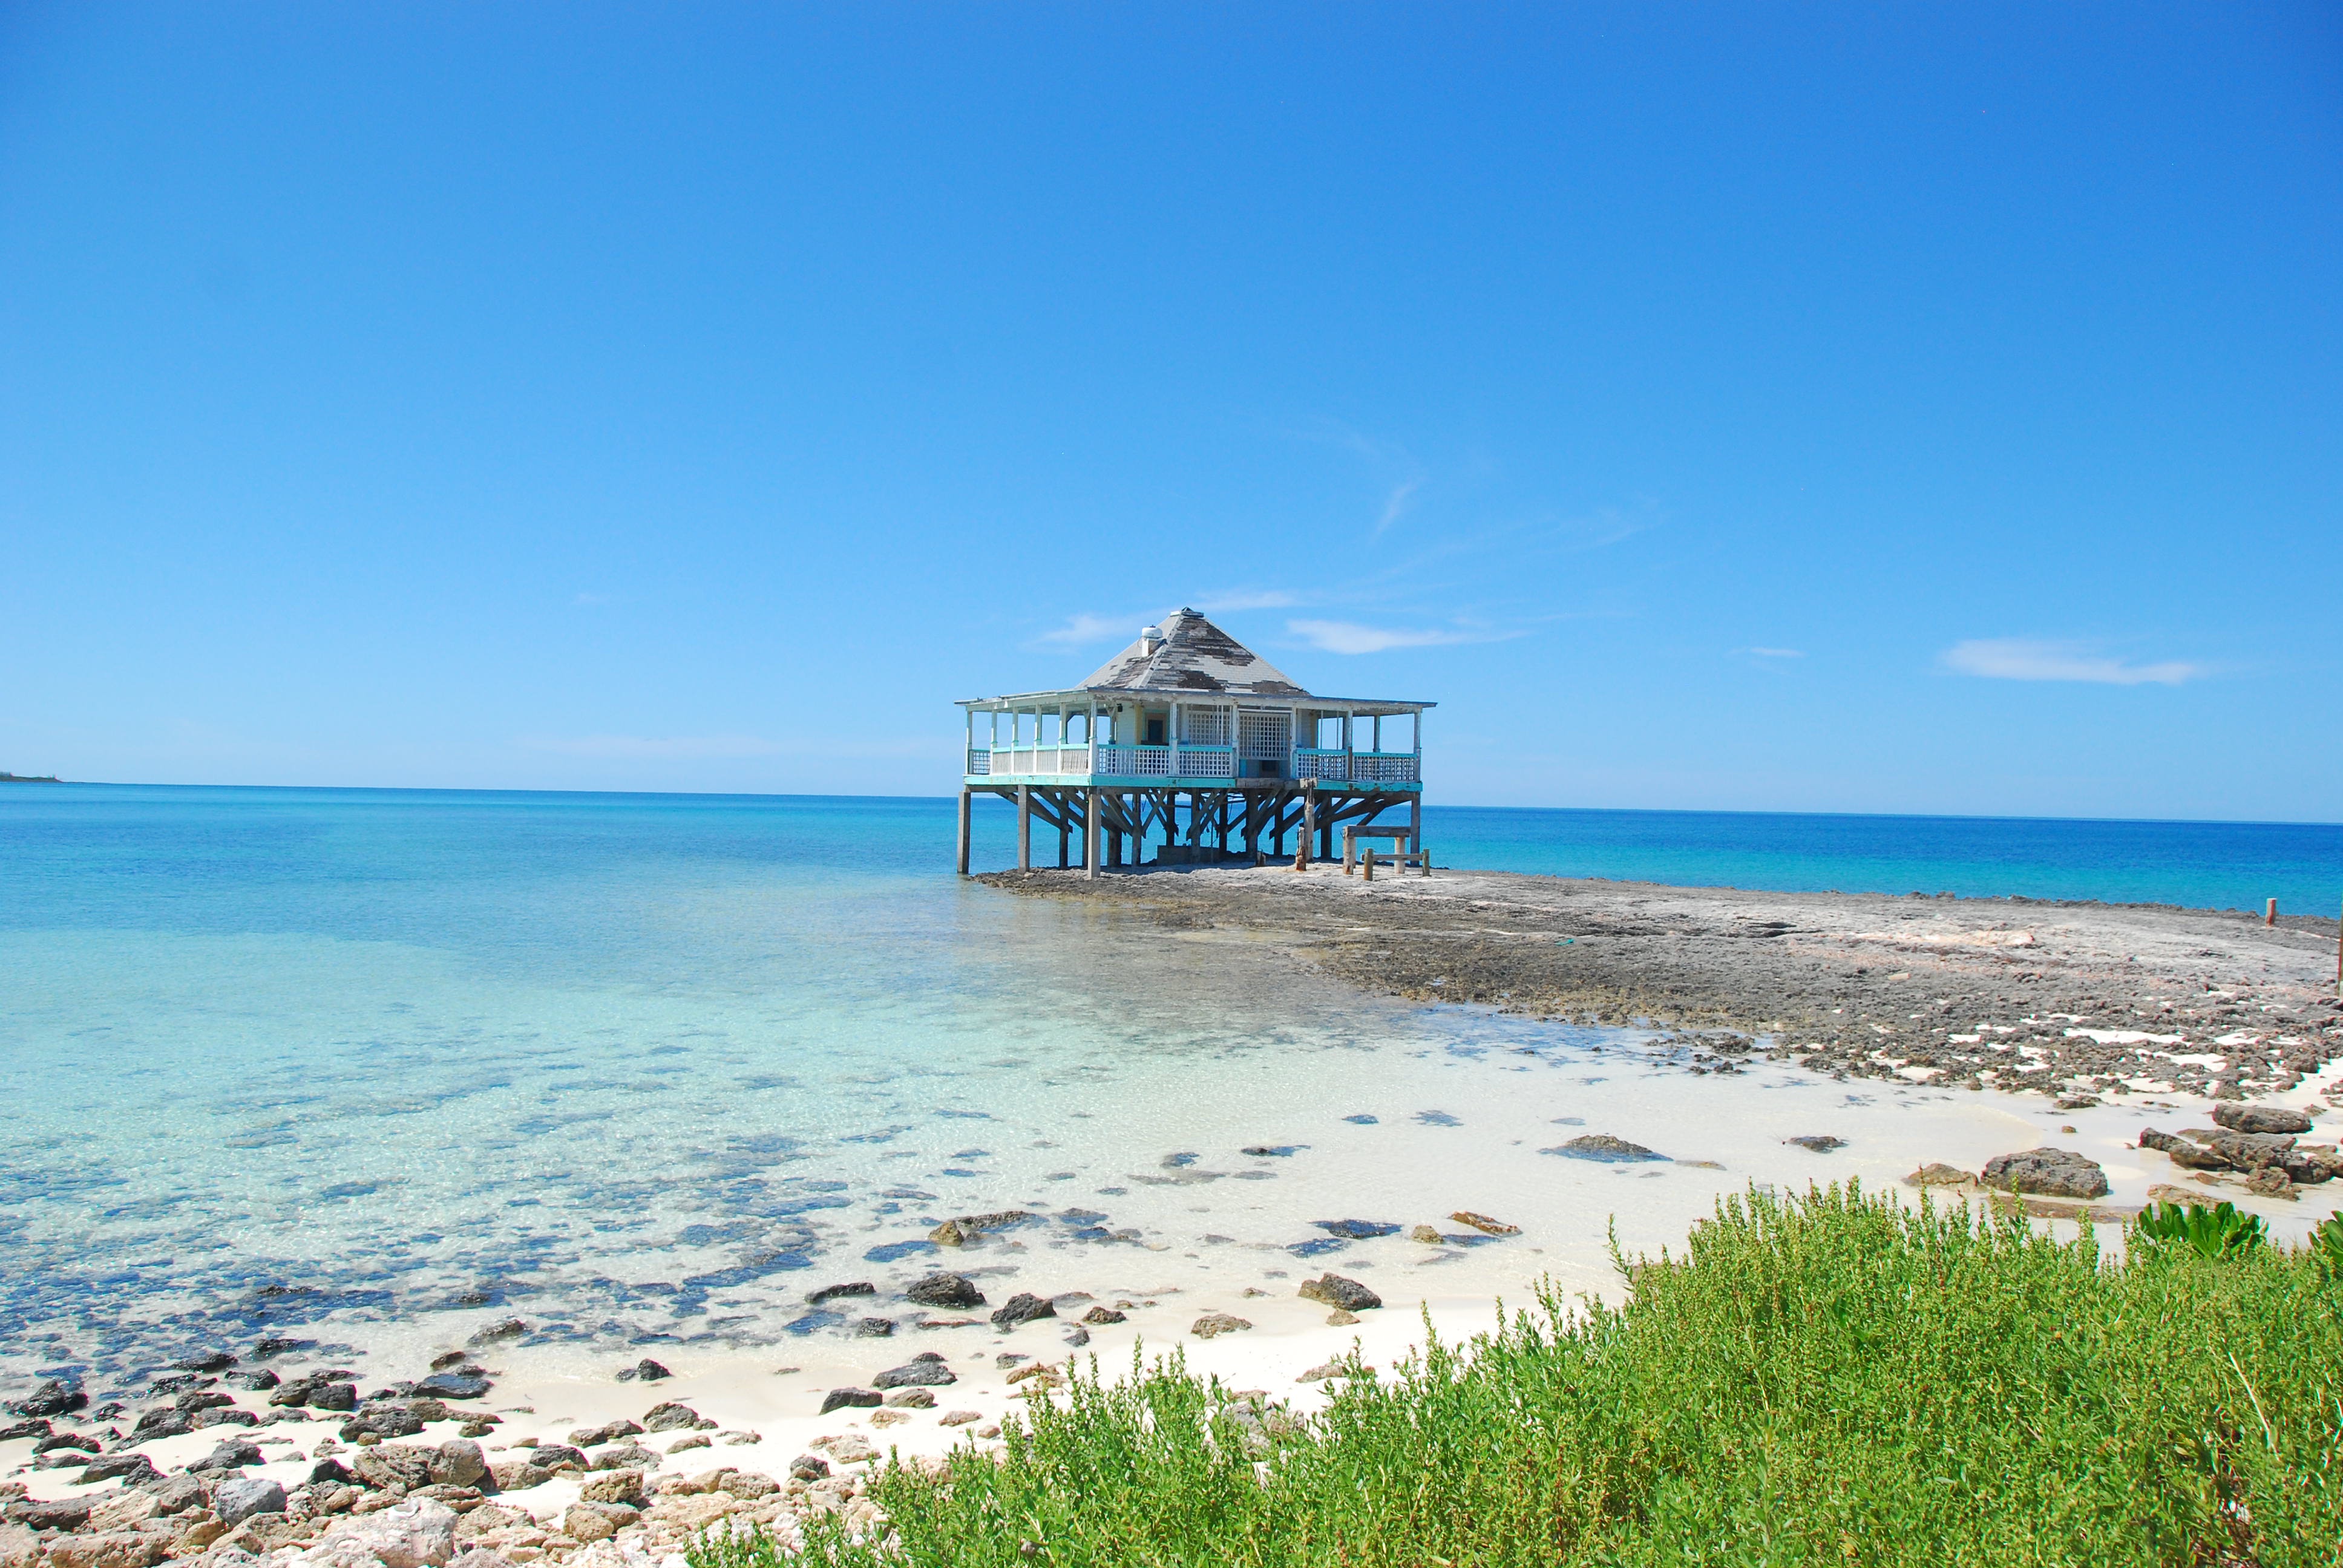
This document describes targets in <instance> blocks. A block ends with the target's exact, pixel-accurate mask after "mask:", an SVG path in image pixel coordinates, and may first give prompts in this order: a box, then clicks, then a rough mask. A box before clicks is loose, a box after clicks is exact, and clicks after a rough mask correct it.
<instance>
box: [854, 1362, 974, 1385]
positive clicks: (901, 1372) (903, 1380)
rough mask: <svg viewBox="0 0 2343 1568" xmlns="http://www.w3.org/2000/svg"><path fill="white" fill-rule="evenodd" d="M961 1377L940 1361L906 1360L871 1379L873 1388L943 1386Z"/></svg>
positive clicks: (958, 1380) (957, 1380)
mask: <svg viewBox="0 0 2343 1568" xmlns="http://www.w3.org/2000/svg"><path fill="white" fill-rule="evenodd" d="M956 1382H960V1379H959V1377H958V1376H957V1375H955V1374H954V1373H953V1372H952V1370H951V1368H950V1367H948V1366H946V1365H944V1363H943V1362H940V1361H914V1362H904V1363H903V1364H902V1365H901V1366H899V1367H889V1368H888V1369H887V1370H886V1371H885V1372H880V1374H879V1375H878V1376H877V1377H874V1378H872V1379H871V1380H870V1384H871V1386H872V1387H873V1388H942V1387H944V1386H945V1385H946V1384H949V1383H956Z"/></svg>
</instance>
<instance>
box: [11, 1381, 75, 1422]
mask: <svg viewBox="0 0 2343 1568" xmlns="http://www.w3.org/2000/svg"><path fill="white" fill-rule="evenodd" d="M88 1402H89V1395H87V1394H85V1393H84V1392H82V1391H81V1389H80V1388H79V1387H78V1386H77V1385H75V1384H73V1383H69V1382H65V1380H64V1379H62V1378H51V1379H50V1380H49V1381H48V1382H45V1383H43V1384H42V1385H41V1386H40V1387H38V1388H36V1389H35V1390H34V1391H33V1392H31V1393H29V1394H26V1395H25V1397H24V1398H23V1399H20V1400H17V1401H15V1402H14V1403H12V1404H10V1405H9V1406H8V1413H9V1414H11V1415H70V1414H72V1413H73V1412H75V1411H77V1410H79V1409H81V1407H82V1406H84V1405H85V1404H87V1403H88Z"/></svg>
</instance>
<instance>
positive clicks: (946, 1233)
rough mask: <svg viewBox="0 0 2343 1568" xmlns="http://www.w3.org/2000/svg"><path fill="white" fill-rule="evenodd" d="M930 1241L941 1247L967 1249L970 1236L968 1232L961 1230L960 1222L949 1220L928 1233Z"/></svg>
mask: <svg viewBox="0 0 2343 1568" xmlns="http://www.w3.org/2000/svg"><path fill="white" fill-rule="evenodd" d="M928 1240H929V1241H933V1242H934V1243H935V1244H936V1245H937V1246H939V1247H965V1246H967V1245H968V1241H969V1236H968V1232H967V1231H963V1230H961V1229H960V1221H957V1220H947V1221H944V1222H943V1223H942V1224H940V1225H939V1226H937V1227H936V1228H935V1229H934V1230H932V1231H929V1232H928Z"/></svg>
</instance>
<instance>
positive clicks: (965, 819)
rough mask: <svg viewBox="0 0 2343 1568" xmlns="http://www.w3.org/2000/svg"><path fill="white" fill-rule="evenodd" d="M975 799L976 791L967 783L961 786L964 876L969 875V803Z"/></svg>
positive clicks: (961, 868)
mask: <svg viewBox="0 0 2343 1568" xmlns="http://www.w3.org/2000/svg"><path fill="white" fill-rule="evenodd" d="M974 799H976V791H974V790H972V789H969V788H968V787H967V786H965V785H963V786H961V788H960V875H961V876H963V877H965V876H967V875H968V828H969V809H970V808H969V803H970V801H972V800H974Z"/></svg>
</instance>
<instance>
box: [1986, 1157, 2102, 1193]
mask: <svg viewBox="0 0 2343 1568" xmlns="http://www.w3.org/2000/svg"><path fill="white" fill-rule="evenodd" d="M1984 1181H1985V1184H1986V1186H1988V1187H1998V1188H2001V1189H2002V1190H2004V1191H2010V1192H2034V1193H2038V1194H2040V1195H2042V1196H2043V1197H2046V1198H2104V1197H2106V1196H2107V1172H2106V1171H2102V1170H2101V1169H2099V1164H2098V1161H2096V1160H2093V1159H2091V1158H2090V1157H2089V1156H2087V1155H2084V1154H2078V1153H2077V1152H2075V1151H2073V1150H2071V1149H2026V1150H2021V1151H2018V1152H2016V1153H2014V1154H1996V1155H1995V1156H1994V1157H1993V1158H1992V1159H1990V1160H1988V1161H1986V1162H1985V1174H1984Z"/></svg>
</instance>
